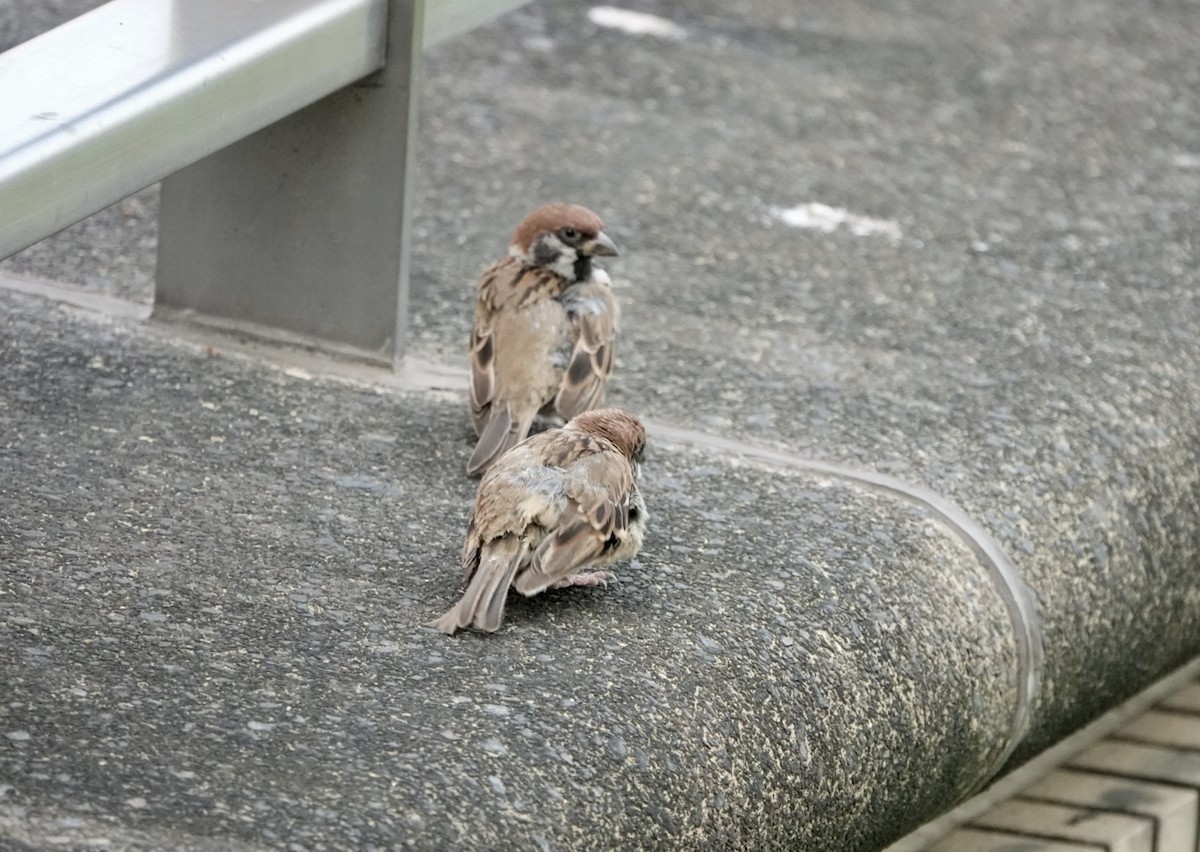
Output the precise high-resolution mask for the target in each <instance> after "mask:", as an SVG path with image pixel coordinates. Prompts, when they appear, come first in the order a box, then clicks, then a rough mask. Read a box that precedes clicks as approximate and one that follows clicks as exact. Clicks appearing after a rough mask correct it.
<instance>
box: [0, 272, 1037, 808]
mask: <svg viewBox="0 0 1200 852" xmlns="http://www.w3.org/2000/svg"><path fill="white" fill-rule="evenodd" d="M0 288H4V289H8V290H14V291H17V292H21V293H25V294H28V295H36V296H40V297H42V298H48V299H51V300H54V301H58V302H65V303H67V304H71V305H74V306H76V307H81V308H84V309H86V310H88V311H90V312H98V313H101V314H106V315H108V316H110V317H116V318H123V319H126V320H134V321H135V322H137V324H138V326H139V327H141V328H142V329H144V330H146V331H148V332H150V333H151V334H152V335H154V336H156V337H158V338H160V339H163V340H166V341H169V342H175V343H180V342H185V343H190V344H192V345H196V346H201V347H203V346H206V345H209V344H216V345H219V347H220V349H221V350H222V351H223V352H226V353H236V354H238V355H241V356H242V357H246V358H249V359H251V360H254V361H258V362H261V363H265V364H267V365H268V366H273V367H278V368H282V369H284V370H286V371H287V372H289V374H292V375H298V376H304V375H322V376H326V377H329V378H334V379H341V380H343V381H349V382H353V383H356V384H365V385H369V386H374V387H384V388H389V389H391V390H397V391H409V392H417V393H429V392H439V391H441V392H445V391H451V392H455V393H456V394H461V393H462V389H463V388H465V387H466V384H467V373H466V370H465V369H463V368H459V367H452V366H447V365H442V364H437V363H432V362H427V361H423V360H421V359H419V358H414V357H411V356H407V357H405V358H404V360H403V361H402V362H401V363H400V365H399V369H398V370H396V371H395V372H392V371H390V370H388V369H386V368H383V367H379V366H376V365H373V364H368V363H365V362H361V361H348V360H343V359H338V358H334V357H330V356H329V355H327V354H325V353H323V352H320V351H318V350H314V349H311V348H308V347H306V346H305V345H304V342H303V341H290V342H282V343H281V342H279V341H276V342H273V343H266V342H263V341H262V340H255V339H253V338H247V337H244V336H243V335H242V334H239V333H237V330H231V329H227V328H225V329H223V328H219V327H213V326H211V325H205V324H203V323H202V322H201V323H196V322H190V321H188V320H189V319H194V318H189V317H180V318H175V319H167V320H163V319H157V318H155V319H148V314H149V308H148V307H143V306H134V305H130V304H129V303H128V302H124V301H122V300H119V299H113V298H111V297H106V296H93V295H90V294H86V293H82V292H80V291H78V290H76V289H74V288H71V287H64V286H63V285H60V284H57V283H55V282H50V281H44V280H39V279H31V278H27V277H25V276H19V275H13V274H11V273H7V272H5V271H3V270H0ZM243 331H244V330H243ZM250 331H252V329H251V330H250ZM313 343H314V345H319V344H316V342H313ZM297 371H299V372H297ZM645 423H646V427H647V430H648V431H649V432H650V434H651V435H652V436H654V437H655V438H658V439H661V440H663V441H665V442H667V443H674V444H682V445H686V446H691V447H695V448H697V449H700V450H703V451H710V452H718V453H728V454H731V455H734V456H739V457H741V458H745V459H750V460H752V461H756V462H759V463H761V464H765V465H768V466H770V467H773V468H777V469H784V470H796V471H802V472H805V473H812V474H819V475H822V476H826V477H830V478H835V479H840V480H842V481H845V482H850V483H854V484H855V485H858V486H860V487H865V488H868V489H870V490H872V491H875V492H878V493H881V494H887V495H890V496H892V497H897V498H899V499H902V500H906V501H908V502H912V503H916V504H917V505H920V506H922V507H924V508H925V509H926V510H928V511H929V512H931V513H933V514H934V515H936V516H937V517H938V518H939V519H940V520H941V521H942V523H943V524H945V525H946V526H947V527H948V528H949V529H950V530H952V531H953V532H954V533H955V534H956V535H957V536H958V537H959V539H960V540H961V541H962V542H963V543H964V544H965V545H966V546H967V547H968V548H969V549H970V550H971V552H972V553H974V554H975V557H976V559H978V560H979V562H980V563H981V564H982V565H983V566H984V567H985V568H986V569H987V572H988V574H989V575H990V576H991V578H992V582H993V584H994V586H995V588H996V591H997V593H998V594H999V595H1000V596H1001V598H1002V599H1003V600H1004V603H1005V606H1006V608H1007V609H1008V614H1009V620H1010V621H1011V624H1012V630H1013V635H1014V640H1015V642H1016V645H1017V682H1016V692H1017V694H1016V700H1015V706H1014V708H1013V715H1012V721H1011V724H1010V726H1009V731H1008V736H1007V738H1006V740H1005V744H1004V747H1003V748H1002V749H1001V750H1000V751H999V752H998V753H997V755H996V757H995V759H994V760H993V761H992V762H991V764H990V765H989V766H987V767H985V769H984V771H983V772H981V773H980V776H979V780H978V783H977V785H976V789H979V788H982V787H983V785H984V784H986V783H987V782H988V781H989V780H991V779H992V778H993V777H994V776H995V775H996V774H997V773H998V772H999V771H1000V770H1001V769H1002V768H1003V766H1004V764H1005V763H1006V762H1007V761H1008V758H1009V757H1010V756H1011V755H1012V753H1013V751H1014V750H1015V749H1016V747H1017V746H1018V745H1019V744H1020V742H1021V738H1022V737H1023V736H1024V735H1025V731H1026V729H1027V728H1028V726H1029V715H1030V712H1031V709H1032V704H1033V699H1034V697H1035V696H1036V694H1037V691H1038V689H1039V687H1040V684H1041V681H1042V668H1043V664H1044V652H1043V647H1042V642H1043V639H1042V635H1043V634H1042V623H1041V619H1040V618H1039V617H1038V615H1037V612H1036V610H1035V608H1034V606H1033V600H1032V598H1031V595H1030V593H1029V589H1028V587H1027V586H1026V585H1025V583H1024V581H1023V580H1022V579H1021V577H1020V575H1019V574H1018V573H1017V569H1016V566H1015V565H1014V564H1013V562H1012V560H1011V559H1010V558H1009V557H1008V554H1006V553H1005V552H1004V551H1003V550H1002V549H1001V548H1000V546H999V545H998V544H996V542H995V541H994V540H993V539H992V537H991V536H990V535H989V534H988V533H987V531H986V530H984V529H983V527H981V526H980V525H979V524H977V523H975V521H974V520H972V519H971V517H970V516H969V515H967V514H966V513H965V512H964V511H962V510H961V509H960V508H958V507H957V506H956V505H954V504H953V503H951V502H950V501H949V500H947V499H945V498H943V497H942V496H941V495H939V494H937V493H936V492H934V491H931V490H929V489H928V488H924V487H923V486H920V485H914V484H912V483H910V482H905V481H904V480H902V479H898V478H897V477H894V476H888V475H887V474H883V473H876V472H875V471H870V470H860V469H858V468H852V467H849V466H847V465H841V464H837V463H835V462H825V461H818V460H815V459H806V458H803V457H801V456H796V455H793V454H791V453H787V452H783V451H780V450H776V449H772V448H770V447H763V446H760V445H757V444H751V443H747V442H745V441H740V440H735V439H732V438H725V437H721V436H719V435H712V434H709V433H706V432H696V431H693V430H690V429H684V428H681V427H677V426H671V425H669V424H665V423H658V422H656V421H653V420H645Z"/></svg>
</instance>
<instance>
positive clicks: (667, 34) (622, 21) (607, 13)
mask: <svg viewBox="0 0 1200 852" xmlns="http://www.w3.org/2000/svg"><path fill="white" fill-rule="evenodd" d="M588 20H589V21H591V22H592V23H593V24H595V25H596V26H598V27H608V28H609V29H613V30H621V31H622V32H627V33H630V34H631V35H650V36H657V37H658V38H669V39H674V40H676V41H678V40H680V39H684V38H687V30H685V29H684V28H683V27H681V26H679V24H677V23H675V22H674V21H668V20H667V19H666V18H660V17H659V16H658V15H649V14H647V13H645V12H634V11H631V10H629V9H618V8H617V7H616V6H593V7H592V8H591V9H588Z"/></svg>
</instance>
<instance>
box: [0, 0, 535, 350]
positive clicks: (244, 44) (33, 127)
mask: <svg viewBox="0 0 1200 852" xmlns="http://www.w3.org/2000/svg"><path fill="white" fill-rule="evenodd" d="M524 2H526V0H427V2H423V0H273V2H271V3H246V2H245V0H112V2H109V3H107V4H106V5H104V6H101V7H99V8H97V9H95V10H94V11H92V12H90V13H88V14H85V15H83V16H81V17H79V18H76V19H74V20H72V21H69V22H67V23H66V24H64V25H62V26H60V27H58V28H56V29H53V30H51V31H49V32H47V33H44V34H42V35H41V36H38V37H37V38H35V39H32V40H30V41H28V42H26V43H24V44H21V45H19V46H17V47H15V48H13V49H12V50H9V51H7V52H6V53H4V54H0V103H3V104H4V109H3V110H0V257H8V256H9V255H11V254H13V253H15V252H17V251H19V250H21V249H22V248H25V247H26V246H29V245H32V244H33V243H35V242H37V241H38V240H40V239H42V238H44V237H46V236H49V235H50V234H53V233H55V232H56V231H58V230H60V229H62V228H64V227H66V226H68V225H70V224H72V223H73V222H76V221H78V220H79V219H82V218H84V217H85V216H88V215H90V214H92V213H94V212H96V211H97V210H100V209H101V208H103V207H105V206H107V205H109V204H111V203H113V202H115V201H118V200H120V199H121V198H123V197H125V196H126V195H129V194H130V193H133V192H136V191H137V190H139V189H141V188H143V187H145V186H149V185H150V184H153V183H155V182H157V181H159V180H162V181H163V188H162V203H161V212H160V220H159V249H158V269H157V283H156V288H155V309H156V311H157V312H160V313H163V314H179V313H180V312H183V313H184V314H185V315H188V316H194V317H196V318H199V319H203V320H206V321H210V322H215V323H218V324H225V325H233V326H235V327H244V328H246V329H248V330H252V331H254V332H256V333H259V334H266V335H268V336H283V337H290V336H298V337H300V338H302V339H305V340H313V341H318V342H320V344H321V345H323V346H325V347H327V348H332V349H341V350H348V351H351V352H354V353H355V354H359V355H363V356H367V357H371V358H373V359H376V360H384V361H391V360H393V359H394V358H395V357H397V356H398V354H399V353H400V351H401V349H402V344H403V333H404V324H405V313H406V291H407V257H408V231H409V227H408V214H409V187H410V184H411V177H412V171H413V166H412V163H413V156H412V155H413V132H414V128H415V104H416V86H417V84H418V82H419V67H420V58H421V51H422V47H423V45H424V46H425V47H428V46H431V45H433V44H437V43H439V42H441V41H445V40H447V39H449V38H451V37H453V36H455V35H457V34H459V33H461V32H464V31H466V30H469V29H471V28H473V27H474V26H477V25H478V24H480V23H483V22H484V21H486V20H489V19H490V18H492V17H494V16H495V15H498V14H500V13H501V12H504V11H506V10H508V9H511V8H515V7H517V6H520V5H522V4H523V3H524Z"/></svg>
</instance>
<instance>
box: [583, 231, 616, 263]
mask: <svg viewBox="0 0 1200 852" xmlns="http://www.w3.org/2000/svg"><path fill="white" fill-rule="evenodd" d="M580 248H582V249H583V251H584V254H590V255H595V256H598V257H616V256H617V255H618V254H620V252H619V251H617V245H616V243H614V242H613V241H612V240H610V239H609V238H608V234H606V233H604V232H603V231H601V232H600V233H598V234H596V236H595V237H593V238H592V239H590V240H587V241H586V242H584V244H583V245H582V246H580Z"/></svg>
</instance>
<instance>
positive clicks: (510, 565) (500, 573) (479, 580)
mask: <svg viewBox="0 0 1200 852" xmlns="http://www.w3.org/2000/svg"><path fill="white" fill-rule="evenodd" d="M527 553H528V550H527V547H526V546H525V545H523V544H521V542H520V540H519V539H518V538H517V537H516V536H511V535H510V536H506V537H504V538H502V539H498V540H497V541H494V542H491V543H490V544H488V545H487V546H486V547H485V549H484V554H483V558H482V559H481V560H480V563H479V568H478V570H476V571H475V576H473V577H472V578H471V582H470V583H469V584H468V585H467V590H466V591H465V592H463V596H462V597H461V598H460V599H459V601H458V603H456V604H455V605H454V606H452V607H451V608H450V609H449V610H448V611H447V612H446V613H445V615H443V616H442V617H441V618H438V619H437V620H436V621H433V622H430V626H432V627H435V628H437V629H438V630H440V631H442V632H443V633H454V632H455V631H457V630H460V629H462V628H464V627H474V628H475V629H476V630H484V631H486V632H488V633H494V632H495V631H497V630H499V629H500V622H501V621H502V620H503V618H504V601H505V599H506V598H507V597H508V588H509V586H511V585H512V580H513V577H514V576H515V575H516V573H517V569H518V568H520V567H521V564H522V561H523V557H524V556H526V555H527Z"/></svg>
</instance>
